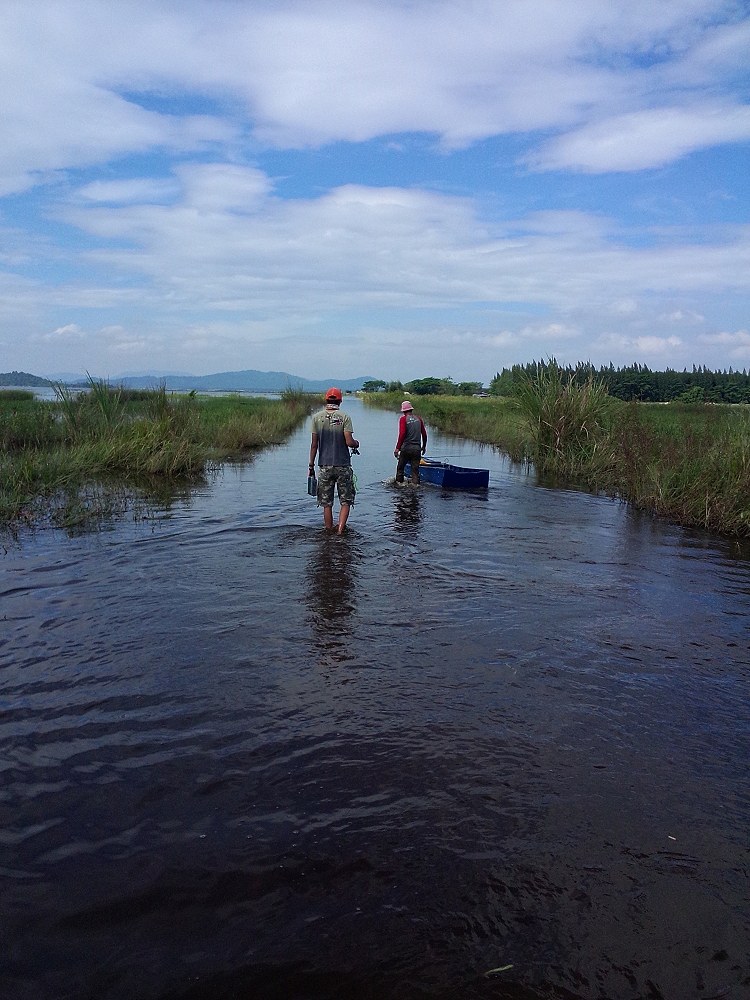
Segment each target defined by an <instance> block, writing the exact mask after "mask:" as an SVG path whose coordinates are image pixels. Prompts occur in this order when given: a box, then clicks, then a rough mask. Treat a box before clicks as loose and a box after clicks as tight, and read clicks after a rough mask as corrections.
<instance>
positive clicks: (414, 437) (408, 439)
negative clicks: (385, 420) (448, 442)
mask: <svg viewBox="0 0 750 1000" xmlns="http://www.w3.org/2000/svg"><path fill="white" fill-rule="evenodd" d="M426 447H427V429H426V427H425V425H424V421H423V420H422V418H421V417H420V416H418V415H417V414H416V413H415V412H414V407H413V406H412V405H411V403H410V402H409V400H408V399H405V400H404V401H403V403H402V404H401V416H400V417H399V421H398V441H397V442H396V447H395V448H394V450H393V455H394V458H397V459H398V465H397V466H396V482H397V483H403V481H404V468H405V466H406V463H407V462H409V463H411V481H412V483H414V485H415V486H416V485H418V483H419V463H420V461H421V460H422V455H424V453H425V448H426Z"/></svg>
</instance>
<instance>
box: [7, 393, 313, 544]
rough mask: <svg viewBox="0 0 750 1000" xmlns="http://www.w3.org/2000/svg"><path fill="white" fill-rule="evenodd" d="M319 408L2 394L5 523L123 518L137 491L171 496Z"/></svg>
mask: <svg viewBox="0 0 750 1000" xmlns="http://www.w3.org/2000/svg"><path fill="white" fill-rule="evenodd" d="M312 405H313V403H312V401H311V400H310V398H309V397H307V396H305V395H304V394H300V393H294V392H290V393H286V394H284V397H283V398H282V399H281V400H270V399H262V398H254V397H253V398H251V397H240V396H230V397H213V398H210V397H197V396H195V395H193V394H190V395H187V396H173V395H171V394H168V393H167V392H165V391H164V390H163V389H157V390H153V391H127V390H122V389H119V388H116V387H110V386H108V385H106V384H105V383H101V382H95V381H93V380H92V382H91V385H90V388H89V391H88V392H86V393H73V392H70V391H68V390H67V389H65V388H64V387H59V389H58V391H57V399H56V400H55V401H54V402H49V401H39V400H35V399H34V397H33V395H32V394H30V393H17V392H14V393H10V392H0V447H1V448H2V451H1V456H2V457H0V525H2V526H5V527H10V528H12V527H14V526H18V525H20V524H23V523H26V524H38V523H44V522H52V523H55V524H70V523H73V522H76V521H79V520H82V519H83V520H85V519H86V518H87V517H91V516H94V517H95V516H98V515H101V514H106V513H109V512H110V511H115V510H119V509H121V508H122V505H123V502H124V501H123V497H124V496H127V495H128V494H131V495H135V494H137V493H138V492H144V491H145V492H146V493H148V492H151V493H155V494H158V495H160V496H163V495H164V494H165V492H168V490H169V488H171V487H172V486H179V485H180V484H185V483H190V482H197V481H200V480H201V479H203V478H204V477H205V475H206V472H207V470H208V469H209V468H210V467H211V465H212V463H218V462H222V461H227V460H240V459H242V458H246V457H247V456H248V455H250V454H252V453H253V452H254V451H256V450H257V449H259V448H263V447H267V446H269V445H273V444H279V443H281V442H282V441H284V440H285V439H286V437H287V436H288V435H289V434H290V433H291V431H293V430H294V429H295V428H296V427H298V426H299V424H300V423H301V422H302V421H303V420H304V419H305V417H306V416H307V414H308V413H309V411H310V409H311V407H312Z"/></svg>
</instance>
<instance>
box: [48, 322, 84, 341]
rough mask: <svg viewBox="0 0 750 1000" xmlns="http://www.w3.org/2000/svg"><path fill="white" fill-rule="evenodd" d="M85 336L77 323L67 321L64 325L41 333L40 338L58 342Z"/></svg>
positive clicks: (80, 338) (81, 338) (79, 338)
mask: <svg viewBox="0 0 750 1000" xmlns="http://www.w3.org/2000/svg"><path fill="white" fill-rule="evenodd" d="M85 336H86V334H85V333H84V331H83V330H82V329H81V328H80V326H78V324H77V323H67V324H66V325H65V326H58V328H57V329H56V330H51V331H49V332H48V333H44V334H42V340H50V341H52V340H54V341H58V342H59V341H64V340H83V338H84V337H85Z"/></svg>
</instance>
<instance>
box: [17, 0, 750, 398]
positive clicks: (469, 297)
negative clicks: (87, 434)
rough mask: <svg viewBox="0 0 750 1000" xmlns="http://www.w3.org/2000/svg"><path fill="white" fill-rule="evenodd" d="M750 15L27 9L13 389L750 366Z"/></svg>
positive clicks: (253, 2) (687, 4)
mask: <svg viewBox="0 0 750 1000" xmlns="http://www.w3.org/2000/svg"><path fill="white" fill-rule="evenodd" d="M748 52H750V6H749V5H748V4H747V3H746V2H742V3H739V2H726V0H659V2H658V3H655V2H654V0H612V2H606V0H576V3H575V4H573V3H572V2H569V0H503V2H500V0H461V2H460V3H459V2H458V0H452V2H449V3H441V2H436V0H432V2H421V0H398V2H394V0H377V2H372V3H371V2H362V0H347V2H346V3H341V2H338V0H337V2H322V0H287V2H283V0H274V2H265V0H244V2H243V0H179V2H169V0H160V3H158V4H155V3H153V2H151V0H144V2H140V0H122V2H112V0H102V2H97V0H79V2H68V0H49V2H46V0H4V3H3V4H2V5H0V54H1V55H2V58H0V82H1V83H2V87H1V88H0V94H1V95H2V97H0V101H2V115H0V139H2V141H1V142H0V370H2V371H10V370H13V369H19V370H25V371H31V372H34V373H37V374H42V375H47V376H52V377H54V376H58V375H61V374H65V373H80V372H82V371H84V370H87V371H89V372H91V373H92V374H93V375H97V376H102V377H115V376H117V375H121V374H126V373H134V372H144V371H150V372H190V373H195V374H206V373H210V372H216V371H224V370H230V369H242V368H258V369H262V370H283V371H288V372H291V373H293V374H296V375H302V376H308V377H311V378H329V377H330V378H334V377H335V378H351V377H356V376H359V375H371V376H375V377H380V378H384V379H397V378H398V379H402V380H404V381H405V380H408V379H411V378H418V377H422V376H427V375H436V376H450V377H452V378H454V379H456V380H464V379H471V380H478V381H484V382H487V381H489V379H491V378H492V376H493V375H494V373H495V372H496V371H498V370H499V369H501V368H502V367H504V366H509V365H511V364H514V363H516V362H521V363H524V362H527V361H532V360H538V359H540V358H544V357H549V356H555V357H557V359H558V360H560V361H562V362H571V363H574V362H576V361H586V360H591V361H593V362H594V364H609V363H610V362H613V363H614V364H615V365H623V364H630V363H632V362H639V363H643V364H648V365H649V366H650V367H652V368H656V369H663V368H665V367H667V366H669V367H673V368H678V369H681V368H683V367H688V368H690V367H691V366H692V365H693V364H701V365H702V364H705V365H708V366H709V367H712V368H728V367H729V366H732V367H734V368H740V369H742V368H750V319H749V315H750V313H749V309H748V307H749V306H750V217H749V213H748V191H749V188H750V184H749V181H748V178H749V177H750V169H749V168H750V60H748Z"/></svg>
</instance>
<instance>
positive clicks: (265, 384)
mask: <svg viewBox="0 0 750 1000" xmlns="http://www.w3.org/2000/svg"><path fill="white" fill-rule="evenodd" d="M373 378H374V376H372V375H362V376H361V377H360V378H350V379H336V378H330V379H307V378H301V377H300V376H299V375H290V374H289V372H265V371H258V370H257V369H254V368H247V369H244V370H242V371H233V372H216V373H215V374H213V375H160V376H159V375H129V376H118V377H115V378H109V379H105V381H107V382H109V383H110V384H111V385H122V386H126V387H127V388H129V389H153V388H158V387H159V386H161V385H164V386H165V388H167V389H173V390H186V391H189V390H191V389H195V390H201V389H203V390H205V391H208V392H210V391H212V390H214V391H224V392H283V391H284V390H285V389H290V388H291V389H298V390H300V391H301V392H325V390H326V389H327V388H328V387H329V386H331V385H337V386H338V387H339V388H340V389H341V390H342V391H344V392H356V391H357V390H359V389H361V388H362V385H363V383H365V382H368V381H371V380H372V379H373ZM66 381H68V384H69V385H73V386H82V387H83V386H86V385H88V379H87V378H86V376H85V375H80V376H77V377H76V378H75V379H70V380H66ZM0 385H5V386H9V385H13V386H51V385H54V380H51V379H46V378H42V376H40V375H31V374H29V373H28V372H15V371H14V372H5V373H0Z"/></svg>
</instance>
